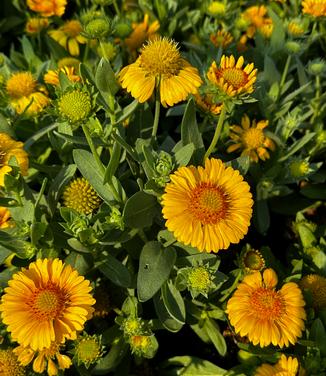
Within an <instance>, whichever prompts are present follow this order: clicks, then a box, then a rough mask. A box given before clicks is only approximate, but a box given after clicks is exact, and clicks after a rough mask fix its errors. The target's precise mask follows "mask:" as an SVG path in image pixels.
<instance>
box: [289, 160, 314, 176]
mask: <svg viewBox="0 0 326 376" xmlns="http://www.w3.org/2000/svg"><path fill="white" fill-rule="evenodd" d="M289 170H290V174H291V176H292V177H294V178H296V179H297V178H302V177H304V176H307V175H308V173H309V172H310V166H309V162H308V161H307V160H300V159H294V160H292V161H291V163H290V164H289Z"/></svg>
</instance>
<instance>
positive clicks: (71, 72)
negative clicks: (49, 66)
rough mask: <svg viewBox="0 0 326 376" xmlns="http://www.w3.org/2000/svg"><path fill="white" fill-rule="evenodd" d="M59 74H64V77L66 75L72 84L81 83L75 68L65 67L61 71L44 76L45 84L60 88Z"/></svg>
mask: <svg viewBox="0 0 326 376" xmlns="http://www.w3.org/2000/svg"><path fill="white" fill-rule="evenodd" d="M59 72H62V73H63V74H64V75H66V76H67V78H68V80H69V81H71V82H78V81H80V77H79V76H78V75H77V74H76V73H75V68H74V67H68V66H64V67H62V68H60V69H56V70H49V71H47V72H46V73H45V75H44V82H45V83H46V84H51V85H55V86H59Z"/></svg>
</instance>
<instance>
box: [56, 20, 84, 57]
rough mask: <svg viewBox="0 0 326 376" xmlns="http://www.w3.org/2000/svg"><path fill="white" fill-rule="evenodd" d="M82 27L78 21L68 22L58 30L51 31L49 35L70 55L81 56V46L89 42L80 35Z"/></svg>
mask: <svg viewBox="0 0 326 376" xmlns="http://www.w3.org/2000/svg"><path fill="white" fill-rule="evenodd" d="M81 31H82V25H81V24H80V22H79V21H77V20H71V21H66V22H65V23H64V24H63V25H62V26H60V27H59V29H58V30H50V31H49V34H50V36H51V38H53V39H54V40H55V41H56V42H58V43H59V44H60V45H61V46H62V47H63V48H65V49H66V50H67V51H68V52H69V53H70V55H73V56H78V55H79V44H83V43H86V42H87V39H86V38H85V37H83V36H82V35H81V34H80V33H81Z"/></svg>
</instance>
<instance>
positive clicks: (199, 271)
mask: <svg viewBox="0 0 326 376" xmlns="http://www.w3.org/2000/svg"><path fill="white" fill-rule="evenodd" d="M210 281H211V280H210V275H209V272H208V271H207V270H206V269H205V268H204V267H203V266H199V267H197V268H194V269H193V270H191V271H190V273H189V276H188V282H189V284H190V286H191V287H192V288H194V289H197V290H207V289H208V287H209V284H210Z"/></svg>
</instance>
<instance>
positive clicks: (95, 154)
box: [82, 124, 105, 175]
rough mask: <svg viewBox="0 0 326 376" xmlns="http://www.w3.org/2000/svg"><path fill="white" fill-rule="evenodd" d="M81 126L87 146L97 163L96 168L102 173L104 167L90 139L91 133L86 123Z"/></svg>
mask: <svg viewBox="0 0 326 376" xmlns="http://www.w3.org/2000/svg"><path fill="white" fill-rule="evenodd" d="M82 128H83V131H84V134H85V137H86V140H87V143H88V146H89V147H90V149H91V152H92V154H93V157H94V159H95V161H96V164H97V166H98V168H99V169H100V171H101V173H102V174H103V175H104V173H105V168H104V166H103V163H102V161H101V159H100V156H99V155H98V153H97V150H96V147H95V145H94V142H93V140H92V137H91V134H90V133H89V130H88V128H87V125H86V124H83V126H82Z"/></svg>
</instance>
